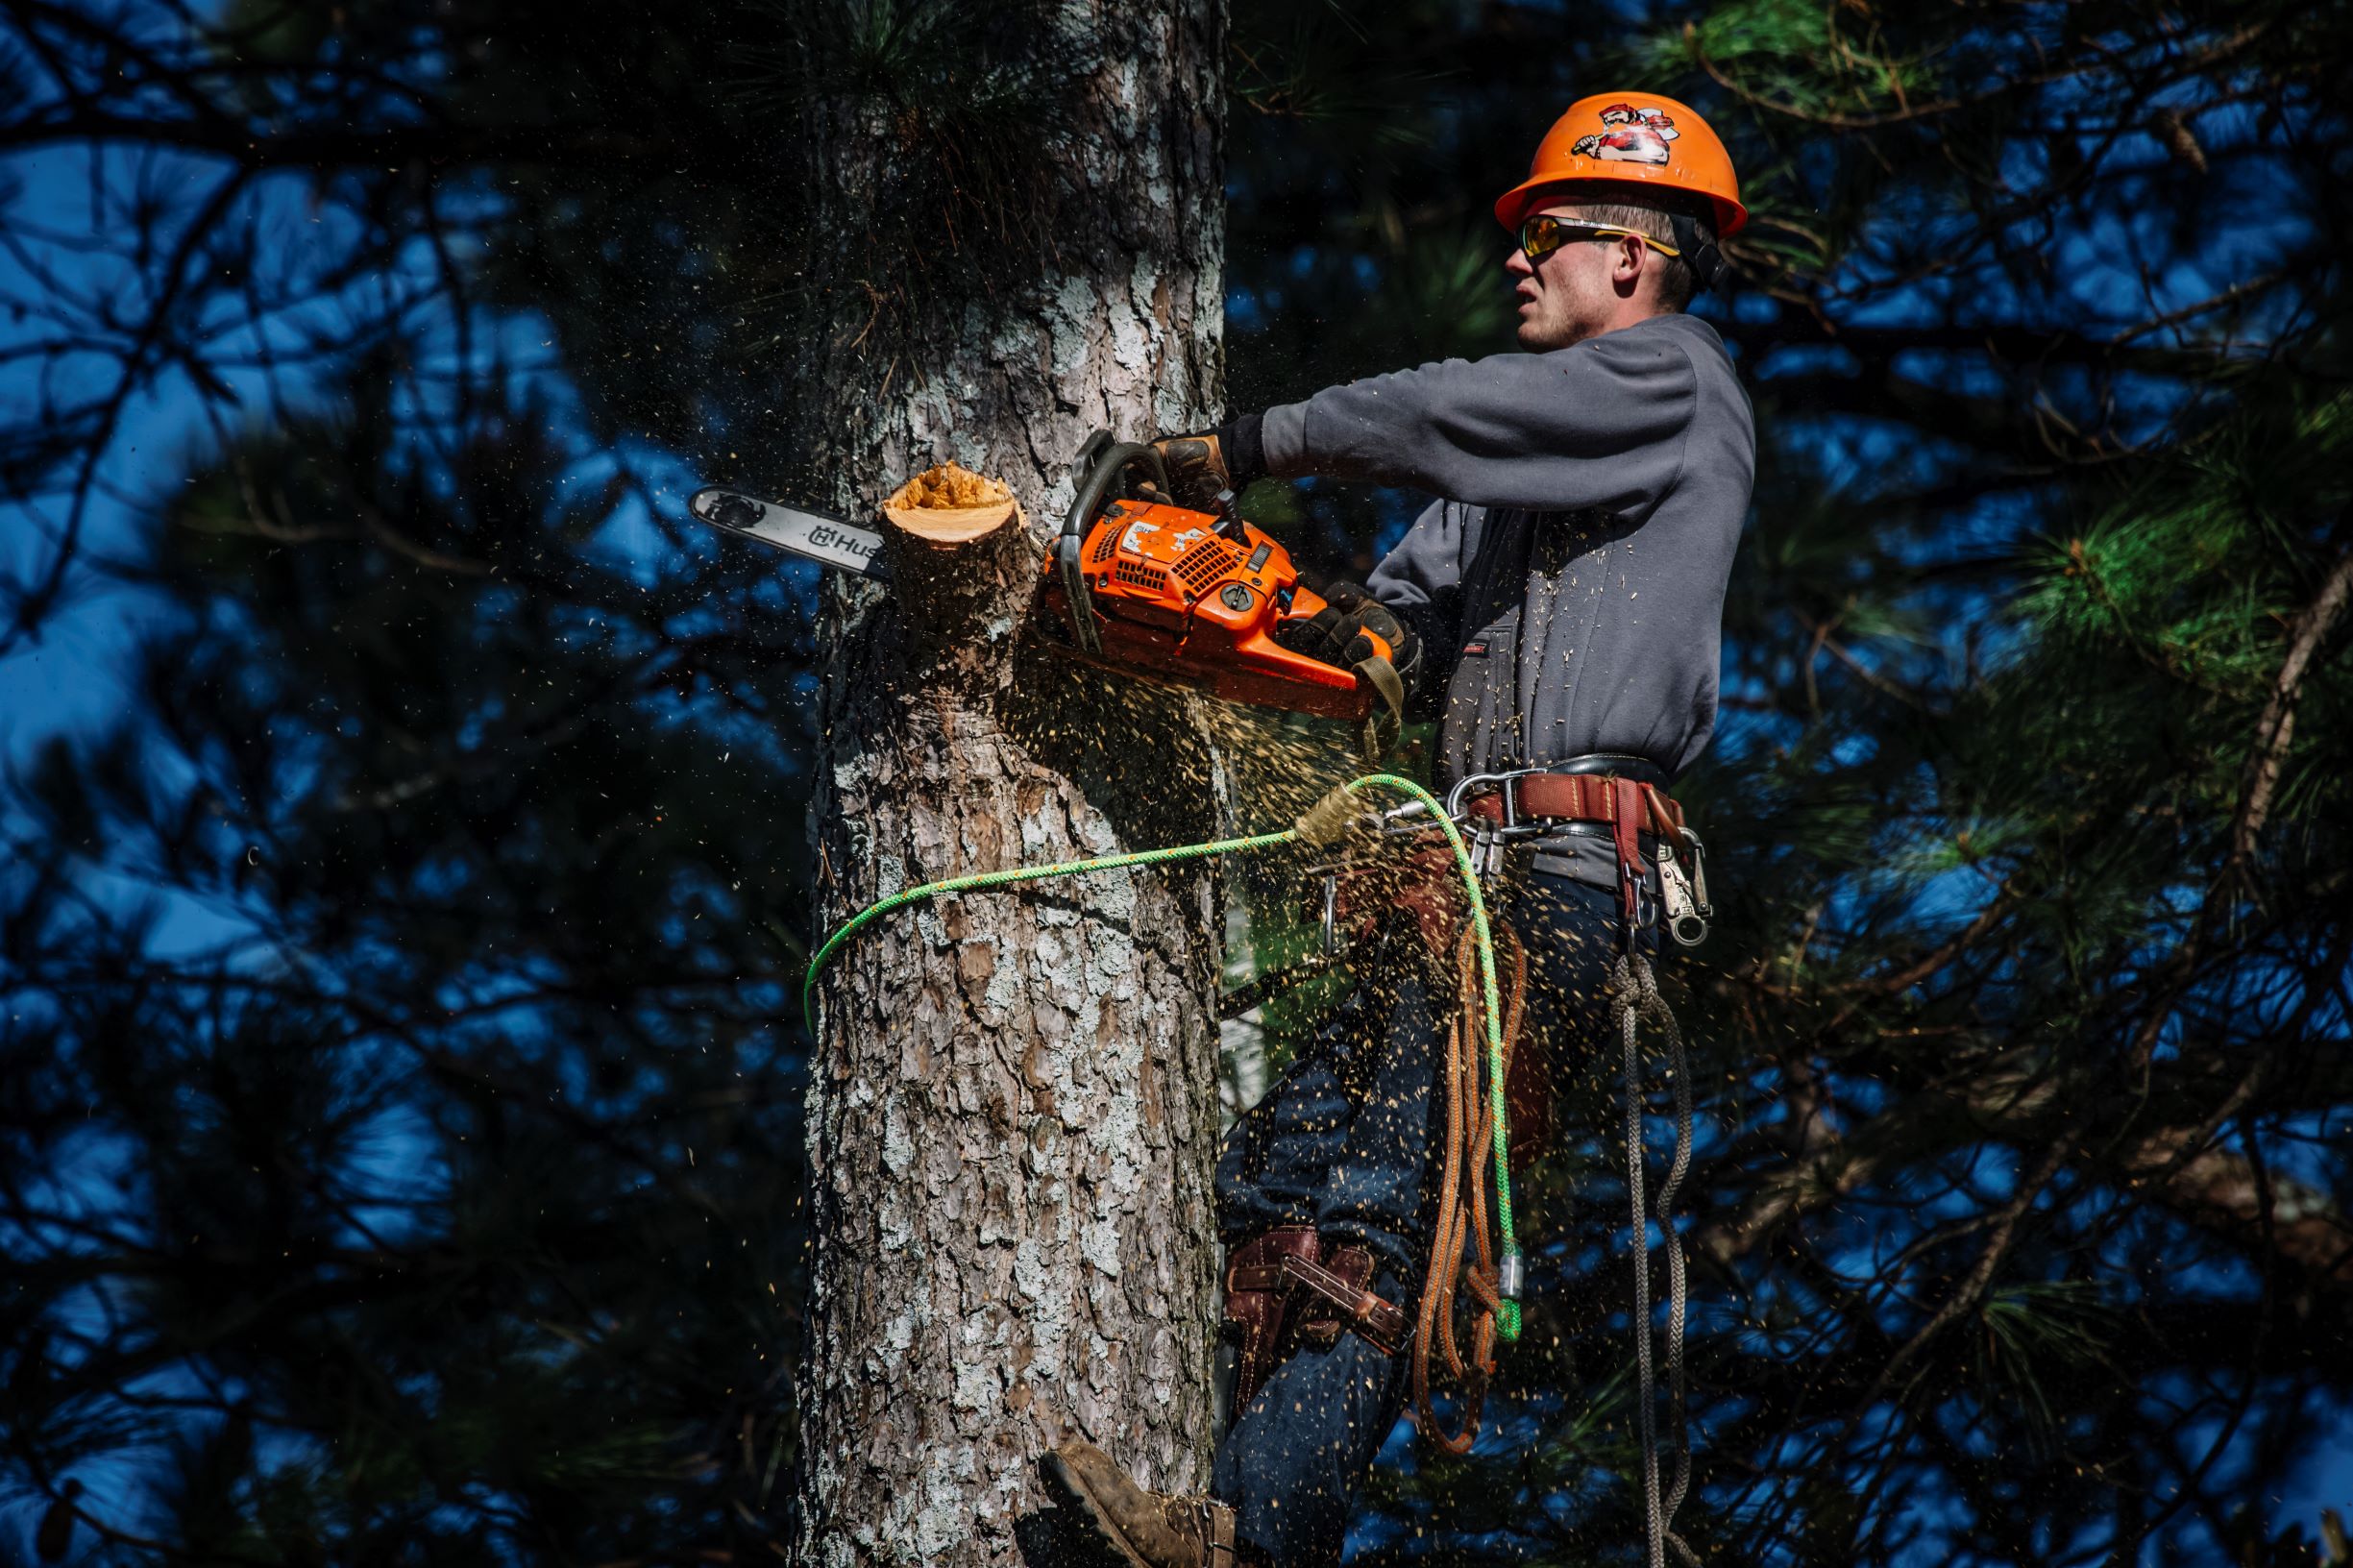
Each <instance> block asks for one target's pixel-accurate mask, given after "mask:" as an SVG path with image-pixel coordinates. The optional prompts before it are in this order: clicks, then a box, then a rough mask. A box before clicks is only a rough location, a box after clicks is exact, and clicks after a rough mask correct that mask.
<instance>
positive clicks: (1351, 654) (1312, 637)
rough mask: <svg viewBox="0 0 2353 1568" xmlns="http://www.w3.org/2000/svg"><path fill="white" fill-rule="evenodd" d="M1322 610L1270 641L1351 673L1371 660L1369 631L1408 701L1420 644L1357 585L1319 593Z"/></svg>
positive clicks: (1284, 628) (1368, 591) (1328, 588)
mask: <svg viewBox="0 0 2353 1568" xmlns="http://www.w3.org/2000/svg"><path fill="white" fill-rule="evenodd" d="M1318 592H1320V593H1321V594H1322V595H1323V600H1324V607H1323V608H1322V609H1320V610H1318V611H1317V612H1316V613H1315V614H1313V615H1312V616H1310V617H1309V618H1308V619H1306V620H1304V621H1301V620H1290V621H1286V622H1285V623H1283V625H1280V626H1278V627H1276V628H1275V641H1276V642H1278V643H1281V644H1282V645H1283V646H1284V647H1285V648H1287V649H1290V650H1291V651H1292V652H1294V653H1305V654H1306V655H1307V656H1308V657H1309V658H1311V659H1321V660H1323V662H1324V663H1326V664H1336V665H1338V666H1339V667H1340V668H1341V669H1343V670H1353V669H1355V668H1356V667H1357V665H1358V664H1360V662H1362V661H1363V660H1365V659H1369V658H1371V657H1372V656H1373V640H1372V637H1367V636H1365V635H1364V634H1365V633H1366V632H1368V631H1369V632H1371V633H1372V634H1373V637H1378V638H1380V639H1381V640H1382V641H1383V642H1385V643H1386V644H1388V645H1389V666H1390V668H1391V669H1393V670H1395V671H1396V672H1397V678H1398V680H1399V681H1400V682H1401V683H1402V684H1403V685H1404V687H1405V689H1406V692H1407V694H1408V695H1410V694H1411V693H1412V691H1413V688H1414V684H1415V681H1416V679H1417V677H1419V675H1420V674H1421V669H1422V640H1421V639H1420V638H1419V637H1416V636H1415V635H1413V628H1412V627H1411V626H1409V625H1406V624H1405V623H1404V622H1403V621H1400V620H1399V619H1398V618H1397V617H1396V615H1395V614H1394V613H1393V612H1391V611H1390V609H1389V607H1388V606H1387V605H1385V604H1384V603H1382V602H1381V601H1380V600H1377V599H1375V598H1373V591H1372V590H1371V589H1370V588H1367V587H1365V586H1364V585H1363V584H1362V583H1360V582H1335V583H1330V584H1327V585H1326V586H1325V587H1323V588H1322V589H1319V590H1318Z"/></svg>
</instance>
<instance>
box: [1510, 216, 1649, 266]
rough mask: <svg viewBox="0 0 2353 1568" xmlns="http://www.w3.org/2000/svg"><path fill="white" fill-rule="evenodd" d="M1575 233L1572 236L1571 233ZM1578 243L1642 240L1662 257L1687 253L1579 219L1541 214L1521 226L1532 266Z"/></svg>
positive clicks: (1522, 246)
mask: <svg viewBox="0 0 2353 1568" xmlns="http://www.w3.org/2000/svg"><path fill="white" fill-rule="evenodd" d="M1572 230H1573V231H1575V233H1571V231H1572ZM1575 239H1638V240H1640V241H1642V243H1643V244H1645V245H1648V246H1649V247H1650V248H1651V249H1652V250H1654V251H1656V252H1658V253H1659V254H1660V255H1661V256H1673V257H1680V256H1681V255H1682V254H1683V253H1682V252H1680V251H1679V250H1677V249H1676V248H1675V247H1674V246H1672V245H1669V244H1667V243H1666V242H1665V241H1664V240H1657V239H1653V238H1652V237H1651V236H1650V235H1648V234H1646V233H1642V232H1641V231H1640V230H1638V229H1620V228H1617V227H1616V226H1614V225H1612V224H1606V223H1581V222H1579V221H1578V220H1577V219H1575V218H1559V217H1555V216H1554V215H1553V214H1552V213H1550V212H1538V213H1535V214H1533V215H1532V216H1530V217H1529V218H1527V219H1525V220H1523V221H1522V222H1521V224H1520V254H1522V255H1523V256H1525V257H1528V259H1529V262H1530V263H1531V264H1533V263H1535V262H1538V261H1541V260H1543V259H1544V258H1545V257H1548V256H1550V255H1552V254H1553V253H1554V252H1555V251H1556V250H1558V249H1560V247H1561V246H1563V245H1566V244H1568V243H1569V242H1570V241H1571V240H1575Z"/></svg>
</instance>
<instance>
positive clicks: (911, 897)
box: [800, 773, 1520, 1344]
mask: <svg viewBox="0 0 2353 1568" xmlns="http://www.w3.org/2000/svg"><path fill="white" fill-rule="evenodd" d="M1342 787H1343V788H1345V789H1346V790H1347V791H1348V792H1349V793H1350V794H1351V795H1354V794H1356V793H1357V792H1358V791H1360V790H1366V789H1385V790H1394V791H1397V792H1398V793H1400V794H1404V795H1409V796H1412V797H1413V798H1414V799H1416V800H1419V801H1421V802H1422V804H1424V805H1425V806H1427V807H1428V808H1429V809H1430V815H1431V817H1432V818H1433V820H1434V821H1436V822H1437V824H1438V826H1439V827H1440V828H1442V829H1444V830H1445V833H1446V842H1447V845H1449V846H1450V847H1451V848H1452V849H1453V850H1454V854H1455V870H1457V871H1458V872H1459V873H1460V874H1461V877H1462V887H1463V891H1464V892H1465V893H1467V894H1469V895H1470V901H1471V923H1472V929H1473V930H1474V932H1475V933H1476V934H1477V936H1478V939H1479V978H1480V983H1481V984H1482V986H1483V987H1484V989H1485V992H1486V1003H1487V1005H1486V1022H1487V1093H1488V1103H1489V1106H1490V1108H1491V1109H1492V1111H1493V1114H1494V1120H1495V1217H1496V1229H1497V1230H1498V1231H1500V1232H1501V1233H1502V1240H1503V1251H1502V1255H1501V1257H1500V1258H1499V1259H1498V1263H1499V1264H1500V1268H1499V1275H1500V1277H1501V1278H1502V1279H1504V1280H1505V1281H1507V1282H1515V1281H1516V1280H1517V1279H1518V1277H1519V1273H1520V1266H1519V1262H1520V1248H1519V1237H1518V1233H1517V1231H1516V1230H1515V1229H1514V1227H1513V1224H1512V1219H1511V1167H1510V1157H1509V1155H1508V1153H1507V1149H1508V1146H1509V1142H1510V1135H1509V1129H1508V1128H1507V1126H1506V1124H1505V1116H1506V1114H1507V1113H1506V1108H1505V1100H1504V1033H1503V1022H1502V1015H1503V1006H1502V1000H1501V995H1500V993H1499V992H1498V990H1497V988H1496V984H1495V938H1494V934H1493V933H1492V931H1491V930H1490V929H1489V928H1488V925H1487V900H1486V895H1485V894H1484V893H1483V892H1482V890H1481V889H1480V886H1479V873H1478V872H1476V871H1474V870H1472V869H1471V852H1470V849H1469V848H1468V847H1467V846H1466V845H1464V844H1463V842H1462V834H1461V832H1460V830H1458V828H1457V827H1456V826H1455V824H1454V822H1453V821H1452V820H1450V819H1449V818H1448V817H1447V815H1446V808H1445V807H1444V806H1442V805H1440V804H1439V803H1438V797H1437V796H1434V795H1432V794H1431V793H1430V792H1429V791H1428V790H1426V789H1424V788H1423V787H1422V786H1421V785H1419V784H1416V783H1415V782H1413V780H1411V779H1409V778H1400V777H1399V776H1397V775H1396V774H1395V773H1367V774H1365V775H1364V776H1363V777H1361V778H1357V779H1351V780H1350V781H1349V782H1348V783H1347V784H1346V785H1344V786H1342ZM1298 837H1299V830H1298V829H1297V828H1295V827H1287V828H1285V829H1284V830H1283V831H1281V832H1279V833H1254V834H1251V835H1249V836H1248V837H1246V838H1238V839H1216V840H1213V841H1212V842H1210V843H1207V844H1185V845H1174V846H1173V847H1170V848H1166V849H1139V850H1136V851H1134V852H1132V853H1129V854H1124V855H1102V856H1098V857H1097V858H1095V859H1093V860H1066V861H1062V862H1059V863H1057V864H1055V865H1052V866H1021V867H1016V868H1014V869H1013V870H1003V871H981V872H977V873H975V874H973V875H971V876H956V877H950V878H948V879H947V880H946V881H944V882H926V883H924V884H923V885H922V886H920V887H915V888H906V889H902V890H901V891H899V892H897V893H895V894H891V895H890V896H889V897H887V898H884V899H881V900H878V901H877V902H875V903H872V904H869V905H868V906H867V907H866V908H864V909H862V910H860V911H858V913H857V914H855V915H853V916H851V917H850V918H849V919H847V920H846V921H844V922H843V923H842V924H841V925H840V926H839V927H837V928H836V929H835V930H834V932H833V934H832V935H830V936H828V937H827V938H826V939H825V940H824V942H823V943H821V945H820V946H819V947H818V949H817V952H816V953H815V955H814V956H812V957H811V958H810V960H809V968H808V972H807V974H806V975H805V976H804V977H803V978H802V980H801V983H800V1011H801V1017H802V1018H803V1020H804V1021H806V1022H807V1024H808V1026H809V1032H810V1033H811V1034H813V1035H814V1034H815V1033H816V1032H817V1013H816V998H817V977H818V973H819V971H820V970H821V969H822V968H824V967H825V963H826V961H827V960H828V959H830V958H832V957H833V955H834V954H835V953H836V952H838V951H840V950H841V947H842V944H843V943H846V942H847V941H848V940H849V939H850V938H851V937H852V936H854V935H856V933H857V932H858V930H859V928H860V927H862V926H864V925H866V924H868V923H869V922H870V921H873V920H877V919H881V918H882V917H883V916H885V915H888V914H890V913H891V912H892V911H893V910H895V909H904V908H906V907H907V906H908V905H909V904H913V903H919V902H921V901H923V900H924V899H928V898H939V897H944V896H945V895H947V894H959V893H979V892H983V891H985V890H987V889H990V888H1002V887H1009V886H1011V885H1012V884H1014V883H1017V882H1036V881H1041V880H1042V879H1044V878H1046V877H1053V876H1082V875H1085V874H1086V873H1087V872H1090V871H1115V870H1121V869H1123V868H1125V867H1130V866H1160V865H1166V864H1168V863H1170V862H1172V861H1180V860H1198V859H1200V858H1202V857H1204V856H1207V855H1229V854H1238V853H1241V852H1244V851H1247V850H1252V849H1271V848H1273V847H1274V846H1275V845H1282V844H1288V843H1290V842H1291V841H1293V840H1294V839H1296V838H1298ZM1517 1296H1518V1291H1517V1288H1516V1286H1514V1287H1513V1288H1512V1290H1511V1293H1510V1294H1508V1295H1506V1296H1505V1297H1504V1300H1503V1305H1502V1308H1501V1310H1499V1311H1497V1312H1496V1314H1495V1331H1496V1334H1497V1335H1498V1336H1499V1337H1500V1338H1502V1339H1503V1340H1504V1341H1505V1342H1506V1343H1507V1344H1508V1343H1510V1342H1511V1341H1513V1340H1515V1339H1517V1338H1519V1336H1520V1304H1519V1301H1518V1299H1517Z"/></svg>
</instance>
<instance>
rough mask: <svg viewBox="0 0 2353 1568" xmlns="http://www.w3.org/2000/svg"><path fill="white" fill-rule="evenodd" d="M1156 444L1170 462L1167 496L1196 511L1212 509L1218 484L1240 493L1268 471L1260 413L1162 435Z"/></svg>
mask: <svg viewBox="0 0 2353 1568" xmlns="http://www.w3.org/2000/svg"><path fill="white" fill-rule="evenodd" d="M1152 450H1153V451H1155V452H1157V453H1160V454H1161V460H1162V461H1163V462H1164V463H1166V464H1167V465H1168V487H1169V489H1170V491H1171V492H1172V494H1171V495H1170V497H1169V499H1170V500H1171V501H1174V502H1176V503H1177V504H1178V505H1180V506H1189V507H1191V508H1192V509H1193V510H1194V511H1197V512H1205V511H1208V510H1210V509H1211V506H1212V504H1213V502H1215V501H1216V499H1217V492H1219V491H1220V490H1231V491H1233V492H1234V493H1235V494H1236V495H1240V494H1241V493H1242V492H1243V491H1244V490H1246V489H1248V488H1249V487H1250V485H1251V483H1252V482H1253V481H1254V480H1257V479H1262V478H1265V477H1266V448H1265V446H1264V444H1263V443H1262V442H1261V440H1260V439H1259V416H1258V415H1256V414H1244V415H1242V416H1241V417H1240V418H1239V419H1231V420H1228V421H1226V423H1224V424H1223V425H1220V426H1218V427H1217V428H1216V429H1213V430H1195V431H1192V432H1191V433H1190V434H1187V435H1164V436H1162V437H1160V438H1159V439H1158V440H1156V441H1154V442H1153V443H1152Z"/></svg>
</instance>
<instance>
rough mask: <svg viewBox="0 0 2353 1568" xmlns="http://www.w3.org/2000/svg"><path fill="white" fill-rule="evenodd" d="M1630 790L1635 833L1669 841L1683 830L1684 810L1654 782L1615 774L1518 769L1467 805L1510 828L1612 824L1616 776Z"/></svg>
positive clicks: (1615, 816)
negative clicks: (1543, 822)
mask: <svg viewBox="0 0 2353 1568" xmlns="http://www.w3.org/2000/svg"><path fill="white" fill-rule="evenodd" d="M1621 779H1624V780H1625V786H1626V787H1630V789H1631V790H1632V791H1633V793H1634V801H1635V805H1634V809H1635V811H1636V813H1637V820H1636V822H1635V828H1636V831H1638V832H1643V833H1654V834H1658V835H1660V836H1662V837H1665V838H1667V839H1669V840H1670V841H1672V840H1674V839H1675V838H1677V836H1678V835H1679V834H1680V833H1681V832H1682V830H1683V808H1682V807H1681V806H1679V805H1678V804H1676V803H1675V801H1674V799H1673V798H1671V797H1670V796H1668V795H1667V794H1666V793H1665V792H1664V791H1662V790H1660V789H1659V788H1658V787H1657V786H1656V785H1654V784H1648V783H1639V782H1636V781H1635V780H1633V779H1631V778H1627V777H1626V775H1624V774H1622V773H1621V774H1613V773H1521V774H1518V775H1516V776H1507V777H1505V778H1501V779H1498V780H1497V781H1496V784H1495V788H1494V790H1493V791H1492V792H1491V793H1489V794H1486V795H1478V796H1472V797H1471V798H1470V799H1469V800H1468V801H1466V802H1465V805H1466V806H1467V808H1468V809H1469V811H1470V814H1471V815H1472V816H1474V817H1476V818H1478V819H1480V820H1481V821H1488V822H1502V823H1505V824H1507V825H1509V826H1512V827H1519V826H1523V825H1526V824H1527V823H1529V822H1530V821H1531V820H1532V819H1534V820H1542V819H1547V818H1549V819H1551V820H1553V821H1567V822H1600V823H1603V824H1605V825H1607V826H1609V827H1611V828H1615V827H1616V826H1617V823H1618V819H1619V803H1620V797H1619V790H1620V788H1621V786H1620V783H1619V780H1621Z"/></svg>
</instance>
